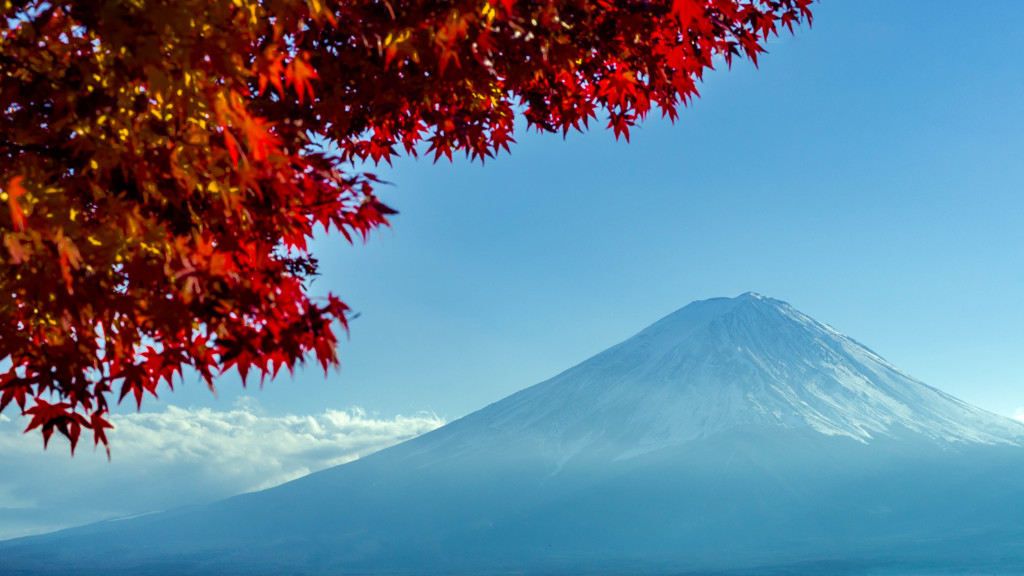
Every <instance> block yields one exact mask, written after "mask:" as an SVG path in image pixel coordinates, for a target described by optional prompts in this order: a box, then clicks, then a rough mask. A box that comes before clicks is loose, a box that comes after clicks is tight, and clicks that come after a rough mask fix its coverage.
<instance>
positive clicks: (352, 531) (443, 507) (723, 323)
mask: <svg viewBox="0 0 1024 576" xmlns="http://www.w3.org/2000/svg"><path fill="white" fill-rule="evenodd" d="M1022 440H1024V426H1021V425H1020V424H1019V423H1017V422H1015V421H1012V420H1010V419H1006V418H1002V417H999V416H995V415H992V414H989V413H987V412H984V411H982V410H980V409H977V408H974V407H972V406H970V405H967V404H965V403H963V402H961V401H959V400H957V399H955V398H952V397H950V396H948V395H946V394H943V393H942V392H939V391H938V390H935V389H933V388H930V387H928V386H926V385H924V384H922V383H921V382H918V381H916V380H914V379H913V378H911V377H909V376H907V375H905V374H903V373H902V372H900V371H899V370H897V369H896V368H895V367H893V366H892V365H890V364H888V363H887V362H885V361H884V360H883V359H881V358H880V357H878V355H876V354H874V353H873V352H871V351H870V350H868V349H867V348H865V347H863V346H861V345H860V344H858V343H857V342H855V341H853V340H852V339H850V338H848V337H846V336H843V335H842V334H840V333H838V332H836V331H835V330H833V329H831V328H829V327H828V326H825V325H823V324H820V323H818V322H816V321H814V320H812V319H810V318H808V317H807V316H805V315H803V314H801V313H800V312H798V311H796V310H794V309H793V308H792V307H790V306H789V305H788V304H785V303H783V302H780V301H777V300H772V299H770V298H765V297H762V296H758V295H756V294H752V293H749V294H744V295H742V296H740V297H738V298H733V299H725V298H721V299H713V300H707V301H703V302H695V303H693V304H691V305H689V306H687V307H685V308H683V309H681V310H679V311H677V312H675V313H674V314H672V315H670V316H668V317H666V318H664V319H662V320H661V321H659V322H657V323H655V324H654V325H652V326H650V327H649V328H647V329H645V330H644V331H642V332H640V333H639V334H637V335H636V336H634V337H632V338H630V339H628V340H626V341H625V342H623V343H621V344H619V345H617V346H614V347H612V348H610V349H609V350H606V351H605V352H602V353H601V354H599V355H597V356H595V357H594V358H591V359H590V360H587V361H585V362H583V363H581V364H579V365H578V366H576V367H574V368H571V369H569V370H567V371H566V372H564V373H562V374H559V375H558V376H556V377H554V378H552V379H550V380H548V381H546V382H543V383H541V384H538V385H536V386H533V387H531V388H528V389H525V390H523V391H521V392H519V393H517V394H514V395H512V396H510V397H508V398H506V399H504V400H502V401H500V402H497V403H495V404H492V405H491V406H488V407H486V408H484V409H482V410H480V411H478V412H475V413H473V414H471V415H469V416H467V417H465V418H463V419H460V420H458V421H456V422H453V423H451V424H449V425H447V426H445V427H442V428H440V429H438V430H435V431H433V432H431V433H429V434H426V435H424V436H421V437H419V438H416V439H414V440H411V441H409V442H406V443H404V444H401V445H398V446H395V447H393V448H390V449H388V450H384V451H382V452H379V453H377V454H374V455H372V456H369V457H367V458H364V459H362V460H359V461H356V462H353V463H349V464H346V465H343V466H339V467H337V468H333V469H330V470H325V471H322V472H319V473H316V474H312V475H310V476H307V477H305V478H301V479H299V480H296V481H294V482H291V483H288V484H285V485H283V486H279V487H277V488H274V489H270V490H267V491H263V492H259V493H255V494H247V495H243V496H239V497H236V498H232V499H229V500H225V501H223V502H219V503H216V504H214V505H211V506H206V507H200V508H196V509H189V510H177V511H171V512H168V513H164V514H155V515H151V516H146V517H142V518H137V519H132V520H125V521H120V522H107V523H101V524H97V525H93V526H88V527H84V528H80V529H73V530H68V531H64V532H60V533H56V534H53V535H48V536H43V537H37V538H27V539H22V540H18V541H11V542H8V543H2V544H0V571H2V572H3V573H5V574H50V573H62V574H64V573H75V571H76V570H77V571H78V573H82V574H90V573H110V574H128V573H130V574H147V573H149V574H171V573H182V572H187V573H194V574H232V573H237V574H254V573H273V574H277V573H295V574H321V573H327V574H347V573H352V574H356V573H374V574H385V573H396V574H399V573H400V574H406V573H408V574H442V573H443V574H454V573H466V574H470V573H472V574H478V573H492V572H493V573H513V572H517V571H527V572H542V573H552V574H556V573H580V572H595V573H622V574H627V573H629V574H633V573H637V572H638V571H643V572H649V573H659V572H662V571H664V572H674V573H683V572H686V571H690V570H716V571H728V570H744V569H747V568H751V567H758V570H761V572H759V573H770V572H771V570H773V569H774V568H771V566H780V568H779V570H780V571H783V572H785V571H787V570H788V571H789V572H787V573H793V571H794V570H795V571H797V572H798V573H799V572H801V571H805V572H806V571H809V573H812V572H814V571H815V570H818V571H820V570H822V566H823V565H826V566H829V567H830V568H828V569H827V570H825V572H828V573H833V572H835V571H836V570H839V569H843V570H846V569H852V570H860V569H862V568H863V569H868V568H871V569H888V568H886V567H891V566H898V567H899V566H901V567H902V568H901V569H907V570H911V571H912V570H917V569H920V570H925V571H930V573H937V572H936V571H937V570H940V568H941V567H947V568H949V569H958V568H957V567H964V566H971V567H975V568H976V567H979V566H986V564H985V563H986V562H988V563H989V564H991V563H992V562H995V564H992V566H990V567H995V568H998V569H1000V570H1003V571H1004V573H1005V570H1006V566H1009V565H1013V562H1015V561H1018V560H1020V559H1024V552H1022V551H1021V550H1020V545H1019V544H1017V543H1018V542H1022V541H1024V538H1022V536H1024V522H1022V520H1021V519H1020V518H1018V515H1017V514H1016V513H1015V511H1014V510H1015V508H1014V507H1013V506H1012V505H1008V504H1013V503H1015V502H1019V501H1020V500H1021V498H1022V496H1021V495H1022V494H1024V449H1022V448H1021V447H1020V444H1021V443H1022ZM39 558H44V559H45V560H39ZM822 563H824V564H822ZM1019 565H1022V566H1024V563H1020V564H1019ZM801 566H802V567H804V568H800V567H801ZM843 567H846V568H843ZM850 567H852V568H850Z"/></svg>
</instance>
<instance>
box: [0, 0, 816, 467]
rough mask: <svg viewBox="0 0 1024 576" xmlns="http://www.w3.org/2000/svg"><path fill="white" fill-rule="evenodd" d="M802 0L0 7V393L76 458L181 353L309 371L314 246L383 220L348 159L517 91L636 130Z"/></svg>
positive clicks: (202, 369)
mask: <svg viewBox="0 0 1024 576" xmlns="http://www.w3.org/2000/svg"><path fill="white" fill-rule="evenodd" d="M810 3H811V0H549V1H545V0H521V1H513V0H489V1H488V0H443V1H441V0H346V1H345V2H338V1H336V0H335V1H331V0H123V1H121V0H104V1H101V0H71V1H60V0H53V1H36V0H4V5H3V6H4V7H3V16H4V18H3V20H2V21H0V109H2V110H3V111H4V113H3V117H2V119H0V187H2V193H0V235H2V240H3V246H2V247H0V372H2V373H0V411H2V410H3V409H4V408H7V407H8V406H9V405H12V403H15V404H17V405H18V406H19V407H20V408H21V410H22V412H23V413H24V414H27V415H29V416H31V421H30V423H29V425H28V428H27V429H26V432H27V431H30V430H33V429H37V428H38V429H39V430H40V431H41V432H42V436H43V440H44V445H45V444H46V442H48V440H49V438H50V437H51V435H52V434H53V432H54V431H55V430H56V431H59V432H60V433H62V434H63V435H65V436H66V437H67V438H68V439H69V440H70V441H71V448H72V451H74V447H75V445H76V443H77V442H78V439H79V437H80V435H81V433H82V430H83V429H88V430H91V431H92V434H93V437H94V441H95V442H96V443H97V444H98V443H103V444H104V446H106V445H107V437H106V434H105V430H106V429H107V428H110V427H111V425H110V424H109V423H108V421H107V420H106V415H107V413H108V407H109V402H110V401H111V397H112V395H115V394H116V395H117V397H118V399H119V400H121V399H124V398H125V397H126V396H130V397H131V398H132V399H134V400H135V402H136V403H137V404H138V405H139V406H141V402H142V398H143V395H144V394H145V393H146V392H149V393H152V394H155V393H156V389H157V386H158V384H159V383H160V382H161V381H162V382H166V383H167V384H168V385H169V386H170V385H172V384H173V380H174V377H175V374H178V375H179V376H180V375H181V374H182V372H183V370H184V368H185V367H191V368H192V369H194V370H196V371H197V372H198V373H199V374H200V375H201V376H202V377H203V378H204V379H205V381H206V382H207V384H208V385H210V386H211V387H212V386H213V380H214V377H215V376H216V375H217V374H219V373H223V372H225V371H228V370H232V369H236V370H238V372H239V373H240V374H241V376H242V378H243V381H244V379H245V378H246V377H247V375H248V374H249V373H250V371H252V370H257V371H259V373H260V376H261V378H263V377H266V376H267V375H271V376H273V375H276V374H277V372H278V370H279V369H280V368H281V367H282V366H285V367H287V368H288V369H289V370H291V369H293V367H294V366H295V364H296V363H298V362H302V361H303V359H304V358H305V357H306V356H307V355H308V354H310V353H312V355H313V356H315V358H316V360H317V361H318V362H319V363H320V365H321V366H322V367H323V368H324V370H325V371H326V370H327V368H328V367H330V366H332V365H336V364H337V363H338V358H337V353H336V349H335V344H336V335H335V332H334V329H333V327H332V326H333V324H334V322H335V321H338V322H339V323H340V324H341V326H343V327H344V326H346V324H345V314H346V311H347V307H346V306H345V304H343V303H342V302H341V301H340V300H338V299H337V298H335V297H334V296H328V297H327V298H326V299H325V300H324V301H313V300H311V298H310V297H309V296H308V295H307V292H306V289H305V286H304V284H303V282H304V280H305V279H307V278H309V276H310V275H312V274H314V273H315V271H316V260H315V259H313V258H312V257H311V256H310V255H309V254H308V252H307V250H306V245H307V241H308V240H309V239H310V238H311V236H312V234H313V231H314V227H315V226H317V225H320V226H323V227H324V228H325V229H328V230H337V231H338V232H340V233H341V234H343V235H345V237H346V238H348V239H349V240H350V241H351V240H353V239H354V238H356V237H362V238H365V237H366V235H367V234H368V233H369V232H370V231H371V230H373V229H374V228H376V227H378V226H381V225H386V224H387V216H388V215H389V214H393V211H392V210H390V209H389V208H388V207H386V206H384V205H383V204H382V203H381V202H379V201H378V200H377V199H376V198H375V196H374V194H373V183H374V178H373V176H372V175H369V174H361V173H357V172H354V171H353V170H352V169H350V168H349V169H346V168H344V167H345V166H352V164H351V162H352V161H357V162H361V161H374V162H379V161H390V159H391V158H392V157H393V156H395V155H396V154H401V153H404V154H410V155H417V154H419V153H426V154H428V155H430V156H431V157H432V158H433V159H434V160H435V161H436V160H437V159H439V158H441V157H446V158H448V159H451V157H452V154H453V153H457V152H461V153H464V154H466V155H467V156H469V157H470V158H473V159H477V158H479V159H481V160H482V159H484V158H485V157H489V156H493V155H494V154H495V153H496V152H498V151H499V150H500V149H502V148H504V149H505V150H506V151H507V150H508V149H509V144H510V143H512V142H513V139H512V134H513V124H514V121H515V118H516V110H519V111H520V112H521V113H522V115H523V116H525V118H526V120H527V122H528V123H529V124H530V125H531V126H533V127H535V128H537V129H539V130H543V131H549V132H562V133H563V134H564V133H565V132H567V131H568V130H570V129H576V130H583V129H585V128H586V127H588V125H589V122H590V120H593V119H596V118H597V116H598V113H599V112H601V113H602V115H606V116H607V118H608V124H607V125H608V127H609V128H611V129H612V130H613V131H614V133H615V136H616V137H619V136H623V137H625V138H626V139H627V140H628V139H629V129H630V127H631V126H633V125H634V124H635V123H636V122H637V121H640V120H642V119H643V118H644V117H645V116H646V115H647V114H648V113H649V112H650V111H651V110H652V109H653V108H655V107H656V108H658V109H659V110H660V112H661V114H664V115H667V116H669V117H670V118H673V119H674V118H675V117H676V114H677V108H678V106H679V105H680V104H685V103H687V102H688V101H689V100H690V99H691V98H693V97H695V96H696V95H697V89H696V82H697V81H698V80H699V79H700V78H701V76H702V74H703V73H704V71H705V70H707V69H710V68H711V67H712V64H713V63H714V59H715V58H716V57H719V58H721V59H722V60H723V61H724V63H725V64H727V65H728V64H731V62H732V59H733V57H737V56H746V57H748V58H750V59H751V60H753V61H754V63H755V64H756V62H757V57H758V55H759V54H760V53H761V52H763V51H764V48H763V45H764V43H765V42H766V41H767V39H768V38H769V37H770V36H771V35H773V34H777V33H778V30H779V28H780V27H786V28H788V29H789V30H790V32H792V30H793V26H794V24H797V23H800V22H803V21H807V22H809V21H810V19H811V13H810V11H809V5H810ZM108 454H109V450H108Z"/></svg>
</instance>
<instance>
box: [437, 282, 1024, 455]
mask: <svg viewBox="0 0 1024 576" xmlns="http://www.w3.org/2000/svg"><path fill="white" fill-rule="evenodd" d="M748 425H764V426H782V427H785V428H805V427H806V428H810V429H813V430H816V431H817V432H820V433H822V434H826V435H832V436H846V437H849V438H853V439H856V440H857V441H860V442H870V441H871V440H872V439H874V438H877V437H895V436H897V435H901V434H906V433H908V432H910V433H915V434H918V435H921V436H924V437H927V438H929V439H931V440H933V441H936V442H942V443H950V444H959V443H981V444H1010V445H1017V444H1019V443H1020V442H1021V441H1022V440H1024V426H1021V425H1020V424H1019V423H1017V422H1014V421H1012V420H1010V419H1008V418H1004V417H1001V416H996V415H994V414H991V413H988V412H985V411H983V410H981V409H978V408H976V407H974V406H971V405H969V404H966V403H964V402H962V401H960V400H957V399H956V398H953V397H952V396H949V395H948V394H944V393H943V392H940V391H939V390H936V389H934V388H931V387H929V386H927V385H925V384H923V383H921V382H919V381H917V380H915V379H914V378H912V377H910V376H908V375H907V374H905V373H903V372H901V371H900V370H898V369H897V368H896V367H894V366H893V365H891V364H889V363H888V362H886V361H885V360H884V359H882V358H881V357H879V356H878V355H877V354H875V353H874V352H872V351H871V350H869V349H868V348H866V347H864V346H862V345H861V344H859V343H858V342H856V341H855V340H853V339H851V338H849V337H847V336H844V335H843V334H841V333H839V332H838V331H836V330H834V329H833V328H831V327H829V326H827V325H825V324H822V323H820V322H817V321H815V320H813V319H811V318H810V317H808V316H806V315H805V314H803V313H801V312H799V311H797V310H796V309H794V308H793V307H792V306H790V305H789V304H787V303H785V302H781V301H779V300H774V299H772V298H766V297H764V296H761V295H758V294H755V293H753V292H748V293H746V294H743V295H741V296H739V297H737V298H731V299H730V298H715V299H711V300H704V301H698V302H694V303H692V304H690V305H689V306H686V307H685V308H682V309H680V310H678V311H676V312H675V313H673V314H671V315H669V316H667V317H665V318H663V319H662V320H660V321H658V322H656V323H655V324H653V325H651V326H650V327H648V328H647V329H645V330H643V331H642V332H640V333H639V334H637V335H635V336H633V337H632V338H630V339H628V340H626V341H625V342H622V343H621V344H619V345H617V346H614V347H612V348H610V349H608V350H606V351H604V352H602V353H600V354H598V355H597V356H595V357H593V358H591V359H589V360H587V361H585V362H583V363H581V364H579V365H578V366H576V367H574V368H571V369H569V370H567V371H565V372H563V373H561V374H559V375H558V376H555V377H554V378H552V379H550V380H548V381H546V382H543V383H541V384H538V385H536V386H533V387H531V388H527V389H526V390H523V391H521V392H519V393H517V394H514V395H512V396H510V397H509V398H506V399H504V400H502V401H500V402H498V403H496V404H493V405H491V406H488V407H487V408H484V409H483V410H481V411H479V412H477V413H475V414H472V415H470V416H468V417H466V418H465V419H464V421H463V422H461V423H459V424H457V425H456V426H454V428H466V429H472V430H473V432H472V434H473V435H474V436H477V437H478V440H477V441H478V442H482V441H484V439H483V438H480V437H479V436H480V435H479V431H480V430H481V429H487V430H491V431H492V434H494V433H496V432H500V433H501V434H500V436H508V435H520V436H529V437H534V438H537V439H538V440H539V441H542V443H543V444H544V445H545V446H546V448H547V450H548V451H549V453H550V454H551V455H552V456H553V457H555V458H556V459H559V460H562V461H565V460H568V459H570V458H572V457H573V456H574V455H576V454H578V453H584V452H603V453H604V454H605V455H609V454H611V453H612V452H614V457H615V458H629V457H632V456H636V455H639V454H643V453H647V452H651V451H655V450H659V449H662V448H666V447H669V446H675V445H680V444H684V443H686V442H689V441H692V440H695V439H699V438H706V437H709V436H712V435H714V434H717V433H720V432H723V431H726V430H729V429H732V428H735V427H738V426H748ZM440 434H443V433H439V435H440Z"/></svg>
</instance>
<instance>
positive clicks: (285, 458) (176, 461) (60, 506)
mask: <svg viewBox="0 0 1024 576" xmlns="http://www.w3.org/2000/svg"><path fill="white" fill-rule="evenodd" d="M19 420H20V419H11V418H7V417H4V418H3V419H2V420H0V479H3V485H2V486H0V539H4V538H10V537H15V536H20V535H25V534H31V533H38V532H43V531H47V530H52V529H55V528H59V527H66V526H72V525H76V524H82V523H86V522H91V521H96V520H101V519H105V518H109V517H114V516H120V515H128V514H137V513H142V512H147V511H153V510H162V509H167V508H172V507H175V506H183V505H188V504H197V503H203V502H210V501H213V500H217V499H220V498H224V497H227V496H231V495H234V494H239V493H242V492H249V491H253V490H261V489H263V488H269V487H271V486H276V485H278V484H281V483H283V482H287V481H289V480H293V479H295V478H298V477H300V476H303V475H306V474H309V473H310V472H315V471H317V470H321V469H324V468H328V467H331V466H336V465H338V464H343V463H345V462H349V461H351V460H355V459H357V458H360V457H362V456H365V455H367V454H370V453H373V452H376V451H378V450H381V449H383V448H386V447H388V446H391V445H393V444H396V443H398V442H401V441H403V440H407V439H409V438H413V437H415V436H418V435H420V434H423V433H425V432H429V431H430V430H433V429H434V428H437V427H438V426H441V425H443V424H444V420H443V419H441V418H439V417H437V416H435V415H433V414H419V415H416V416H396V417H394V418H379V417H376V416H373V415H368V414H367V413H366V412H365V411H364V410H362V409H360V408H351V409H349V410H344V411H341V410H325V411H324V412H323V413H321V414H315V415H284V416H268V415H265V414H264V413H263V411H262V410H260V408H259V404H258V402H256V400H255V399H254V398H252V397H244V398H242V399H240V401H236V402H235V406H234V407H233V408H232V409H231V410H228V411H216V410H211V409H209V408H188V409H184V408H178V407H174V406H170V407H168V408H167V409H166V410H164V411H162V412H154V413H139V414H127V415H115V416H113V417H112V422H113V424H114V425H115V429H114V430H112V431H110V432H108V434H109V436H110V448H111V452H112V454H113V456H112V459H111V461H109V462H108V461H107V457H106V454H105V452H104V451H103V450H102V449H100V450H92V449H91V447H90V446H88V445H87V444H85V443H83V444H80V445H79V449H78V451H77V452H76V453H75V456H74V458H71V457H69V456H68V451H67V443H66V442H62V441H60V439H58V438H57V435H54V438H53V439H52V440H51V445H50V448H49V449H48V450H46V451H45V452H44V451H43V449H42V441H41V438H40V437H39V435H38V434H37V433H34V432H33V433H30V434H21V430H22V429H23V428H24V426H25V422H23V421H19ZM83 438H84V436H83Z"/></svg>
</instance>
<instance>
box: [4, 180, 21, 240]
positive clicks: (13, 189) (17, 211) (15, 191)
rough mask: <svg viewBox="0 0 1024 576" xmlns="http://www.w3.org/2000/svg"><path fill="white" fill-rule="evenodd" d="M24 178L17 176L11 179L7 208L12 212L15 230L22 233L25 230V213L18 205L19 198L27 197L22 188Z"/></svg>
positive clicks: (8, 186) (8, 185)
mask: <svg viewBox="0 0 1024 576" xmlns="http://www.w3.org/2000/svg"><path fill="white" fill-rule="evenodd" d="M24 179H25V177H24V176H15V177H14V178H11V180H10V182H8V183H7V191H6V193H7V207H8V208H9V209H10V210H11V222H12V223H13V224H14V229H15V230H16V231H18V232H21V231H22V230H24V229H25V213H24V212H22V211H21V205H20V204H18V198H20V197H22V196H24V195H25V189H24V188H23V187H22V186H21V181H22V180H24Z"/></svg>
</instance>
